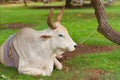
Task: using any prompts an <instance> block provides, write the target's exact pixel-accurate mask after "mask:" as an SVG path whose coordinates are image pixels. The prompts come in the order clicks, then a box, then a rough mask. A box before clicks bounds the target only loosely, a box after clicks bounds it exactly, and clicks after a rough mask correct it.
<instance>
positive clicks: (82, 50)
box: [63, 44, 120, 59]
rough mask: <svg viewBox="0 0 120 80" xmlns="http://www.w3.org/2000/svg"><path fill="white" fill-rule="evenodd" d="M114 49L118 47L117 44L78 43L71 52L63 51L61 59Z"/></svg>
mask: <svg viewBox="0 0 120 80" xmlns="http://www.w3.org/2000/svg"><path fill="white" fill-rule="evenodd" d="M115 49H120V47H118V46H88V45H83V44H80V45H78V47H77V49H76V50H75V51H73V52H65V53H64V54H63V59H69V58H72V57H75V56H78V55H81V54H86V53H87V54H91V53H100V52H109V51H112V50H115Z"/></svg>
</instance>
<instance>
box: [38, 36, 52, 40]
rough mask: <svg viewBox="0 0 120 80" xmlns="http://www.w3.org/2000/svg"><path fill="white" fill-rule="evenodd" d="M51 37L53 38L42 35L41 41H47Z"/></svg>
mask: <svg viewBox="0 0 120 80" xmlns="http://www.w3.org/2000/svg"><path fill="white" fill-rule="evenodd" d="M51 37H52V36H51V35H42V36H40V39H42V40H47V39H49V38H51Z"/></svg>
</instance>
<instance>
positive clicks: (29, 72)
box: [18, 68, 41, 76]
mask: <svg viewBox="0 0 120 80" xmlns="http://www.w3.org/2000/svg"><path fill="white" fill-rule="evenodd" d="M18 71H19V73H22V74H27V75H33V76H38V75H40V74H41V72H40V71H39V70H38V69H33V68H24V69H20V68H19V69H18Z"/></svg>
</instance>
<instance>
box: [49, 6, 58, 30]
mask: <svg viewBox="0 0 120 80" xmlns="http://www.w3.org/2000/svg"><path fill="white" fill-rule="evenodd" d="M52 15H53V8H52V9H51V10H50V12H49V15H48V19H47V24H48V26H49V27H50V28H51V29H56V27H55V26H54V24H53V22H52Z"/></svg>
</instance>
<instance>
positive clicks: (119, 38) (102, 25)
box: [92, 0, 120, 45]
mask: <svg viewBox="0 0 120 80" xmlns="http://www.w3.org/2000/svg"><path fill="white" fill-rule="evenodd" d="M92 5H93V7H94V9H95V15H96V17H97V21H98V24H99V25H98V32H100V33H101V34H102V35H104V36H105V37H106V38H107V39H109V40H110V41H112V42H114V43H117V44H119V45H120V33H119V32H117V31H115V30H113V29H112V28H111V26H110V25H109V24H108V21H107V16H106V14H105V10H104V5H103V2H102V0H92Z"/></svg>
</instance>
